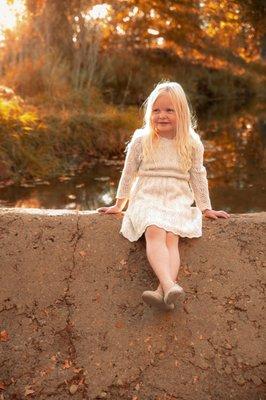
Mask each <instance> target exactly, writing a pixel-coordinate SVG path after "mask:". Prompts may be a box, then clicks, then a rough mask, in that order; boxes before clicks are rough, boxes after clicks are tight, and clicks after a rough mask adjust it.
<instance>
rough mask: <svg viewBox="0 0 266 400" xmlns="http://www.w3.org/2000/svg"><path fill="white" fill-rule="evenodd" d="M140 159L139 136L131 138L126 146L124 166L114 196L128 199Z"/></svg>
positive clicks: (140, 146)
mask: <svg viewBox="0 0 266 400" xmlns="http://www.w3.org/2000/svg"><path fill="white" fill-rule="evenodd" d="M141 159H142V145H141V138H140V137H138V138H136V139H133V140H132V141H131V142H130V143H129V145H128V147H127V155H126V159H125V164H124V168H123V171H122V175H121V178H120V181H119V184H118V188H117V193H116V198H117V199H124V198H125V199H128V198H129V194H130V190H131V187H132V185H133V182H134V180H135V178H136V176H137V172H138V169H139V166H140V163H141Z"/></svg>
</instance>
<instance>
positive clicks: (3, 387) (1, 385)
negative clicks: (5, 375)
mask: <svg viewBox="0 0 266 400" xmlns="http://www.w3.org/2000/svg"><path fill="white" fill-rule="evenodd" d="M0 389H1V390H5V384H4V383H3V382H0Z"/></svg>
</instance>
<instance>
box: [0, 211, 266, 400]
mask: <svg viewBox="0 0 266 400" xmlns="http://www.w3.org/2000/svg"><path fill="white" fill-rule="evenodd" d="M0 217H1V219H0V239H1V241H0V257H1V258H0V264H1V269H0V279H1V283H0V284H1V292H0V299H1V308H0V316H1V326H0V342H1V343H0V346H1V353H0V399H1V400H2V399H5V400H7V399H14V400H20V399H30V398H35V399H38V400H48V399H51V400H63V399H64V400H65V399H70V398H73V399H76V400H81V399H89V400H94V399H109V400H120V399H122V400H176V399H178V400H194V399H196V400H227V399H228V400H229V399H230V400H231V399H235V400H238V399H239V400H259V399H260V400H262V399H266V394H265V386H264V382H265V376H266V374H265V367H264V365H263V361H264V358H265V357H264V356H265V352H263V350H265V348H263V333H262V332H263V327H265V322H264V321H265V320H264V315H265V313H264V312H263V311H264V310H263V307H264V304H263V289H264V284H263V283H265V279H264V276H265V274H263V272H264V271H265V266H266V263H265V261H263V251H264V250H265V225H266V213H258V214H246V215H233V216H232V217H231V218H230V219H228V220H222V219H220V220H217V221H211V220H205V221H204V227H203V232H204V234H203V237H202V238H200V239H182V240H181V244H180V249H181V260H182V262H181V265H182V266H181V272H180V283H181V285H182V286H183V287H184V289H185V291H186V293H187V297H186V300H185V303H184V307H182V306H180V307H179V308H178V309H176V310H175V311H169V312H160V311H157V310H154V309H151V308H149V307H148V306H146V305H145V304H143V302H142V300H141V294H142V292H143V290H146V289H149V288H155V285H156V283H157V282H156V279H155V277H154V275H153V273H152V272H151V268H150V267H149V265H148V262H147V260H146V256H145V243H144V240H142V239H141V240H140V241H138V242H137V243H130V242H128V241H127V240H126V239H125V238H123V237H122V236H121V235H119V227H120V224H121V216H112V215H109V216H106V215H98V214H96V213H91V212H69V211H67V212H65V211H52V210H46V211H43V210H21V209H2V210H1V211H0ZM263 353H264V354H263ZM1 396H2V397H1Z"/></svg>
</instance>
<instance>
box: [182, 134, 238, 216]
mask: <svg viewBox="0 0 266 400" xmlns="http://www.w3.org/2000/svg"><path fill="white" fill-rule="evenodd" d="M203 158H204V146H203V144H202V142H201V141H199V142H198V143H197V146H196V148H194V149H193V155H192V167H191V169H190V171H189V174H190V184H191V187H192V190H193V192H194V197H195V202H196V205H197V207H198V208H199V209H200V210H201V212H202V213H203V215H204V216H205V217H207V218H212V219H217V218H219V217H221V218H229V217H230V215H229V214H227V212H225V211H222V210H220V211H215V210H212V206H211V201H210V195H209V187H208V180H207V172H206V168H205V167H204V165H203Z"/></svg>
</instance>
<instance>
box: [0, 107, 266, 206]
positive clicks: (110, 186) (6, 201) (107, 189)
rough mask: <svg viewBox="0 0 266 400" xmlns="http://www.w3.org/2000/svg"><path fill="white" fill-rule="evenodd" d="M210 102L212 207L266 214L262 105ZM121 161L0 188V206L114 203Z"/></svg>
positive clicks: (205, 123)
mask: <svg viewBox="0 0 266 400" xmlns="http://www.w3.org/2000/svg"><path fill="white" fill-rule="evenodd" d="M237 108H238V105H235V106H232V105H229V104H226V105H225V104H218V103H217V104H214V105H212V106H210V107H209V108H208V109H207V110H201V111H198V112H197V114H198V120H199V124H198V125H199V128H198V131H199V133H200V134H201V136H202V139H203V141H204V146H205V166H206V168H207V172H208V180H209V189H210V197H211V202H212V206H213V208H214V209H217V210H220V209H223V210H226V211H228V212H230V213H246V212H257V211H265V210H266V180H265V167H266V154H265V142H266V122H265V112H263V108H262V102H260V101H257V102H256V103H253V104H249V106H247V105H246V106H243V105H242V106H241V107H239V109H237ZM122 167H123V162H122V160H120V161H118V160H111V161H110V160H109V162H108V161H106V162H105V161H101V162H96V163H95V164H94V165H93V166H92V167H91V168H90V169H89V170H88V171H87V172H86V173H83V174H81V175H78V176H67V177H61V178H59V179H53V180H51V181H49V182H41V181H40V182H38V183H37V184H35V185H30V184H29V185H24V187H22V186H15V185H12V186H9V187H6V188H2V189H0V206H3V207H33V208H50V209H78V210H95V209H96V208H97V207H100V206H103V205H111V204H112V203H113V202H114V199H115V194H116V187H117V184H118V180H119V177H120V174H121V170H122Z"/></svg>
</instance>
